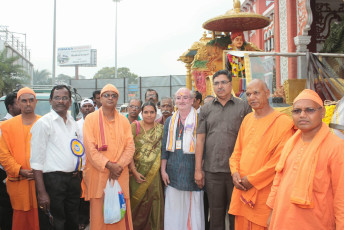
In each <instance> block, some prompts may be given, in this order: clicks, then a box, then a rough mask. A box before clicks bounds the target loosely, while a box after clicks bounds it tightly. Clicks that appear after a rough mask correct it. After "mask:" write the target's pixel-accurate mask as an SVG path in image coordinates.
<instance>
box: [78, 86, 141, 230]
mask: <svg viewBox="0 0 344 230" xmlns="http://www.w3.org/2000/svg"><path fill="white" fill-rule="evenodd" d="M118 97H119V92H118V90H117V88H116V87H115V86H113V85H111V84H108V85H106V86H105V87H104V88H103V89H102V91H101V93H100V101H101V103H102V107H101V108H99V109H98V110H97V111H95V112H93V113H91V114H89V115H88V116H87V117H86V119H85V123H84V145H85V149H86V165H85V167H84V171H83V175H84V182H85V186H86V189H85V191H84V192H85V200H90V218H91V219H90V228H91V229H97V230H105V229H106V230H111V229H116V230H121V229H123V230H124V229H126V230H129V229H131V230H132V229H133V227H132V220H131V210H130V197H129V170H128V165H129V163H130V162H131V161H132V159H133V155H134V152H135V145H134V141H133V136H132V133H131V126H130V124H129V121H128V119H127V118H126V117H125V116H123V115H121V114H119V113H118V112H117V110H116V105H117V101H118ZM108 179H117V180H118V182H119V184H120V186H121V188H122V191H123V194H124V198H125V202H126V207H127V211H126V215H125V217H124V218H123V219H122V220H121V221H119V222H118V223H115V224H104V215H103V203H104V189H105V186H106V182H107V180H108Z"/></svg>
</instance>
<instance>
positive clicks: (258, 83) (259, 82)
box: [247, 79, 269, 92]
mask: <svg viewBox="0 0 344 230" xmlns="http://www.w3.org/2000/svg"><path fill="white" fill-rule="evenodd" d="M252 85H255V86H260V87H262V89H263V90H264V91H265V92H266V91H268V90H269V88H268V85H267V84H266V83H265V81H263V80H261V79H254V80H252V81H251V82H250V83H248V85H247V87H250V86H252Z"/></svg>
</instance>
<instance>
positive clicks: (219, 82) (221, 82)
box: [213, 80, 230, 86]
mask: <svg viewBox="0 0 344 230" xmlns="http://www.w3.org/2000/svg"><path fill="white" fill-rule="evenodd" d="M229 82H230V81H225V80H223V81H215V82H214V83H213V85H215V86H219V85H227V84H228V83H229Z"/></svg>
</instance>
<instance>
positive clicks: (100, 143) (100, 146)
mask: <svg viewBox="0 0 344 230" xmlns="http://www.w3.org/2000/svg"><path fill="white" fill-rule="evenodd" d="M99 134H100V135H99V136H98V139H97V145H96V148H97V150H98V151H106V150H107V147H108V145H107V143H106V138H105V132H104V124H103V110H102V108H101V107H100V108H99Z"/></svg>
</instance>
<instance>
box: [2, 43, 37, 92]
mask: <svg viewBox="0 0 344 230" xmlns="http://www.w3.org/2000/svg"><path fill="white" fill-rule="evenodd" d="M18 59H19V57H18V56H13V57H7V50H6V49H4V50H3V51H1V52H0V91H1V93H2V94H7V93H9V92H11V91H13V90H14V89H16V85H20V84H25V83H28V82H29V80H30V76H29V75H28V74H27V73H26V72H25V71H24V70H23V66H21V65H19V64H16V63H17V61H18Z"/></svg>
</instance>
